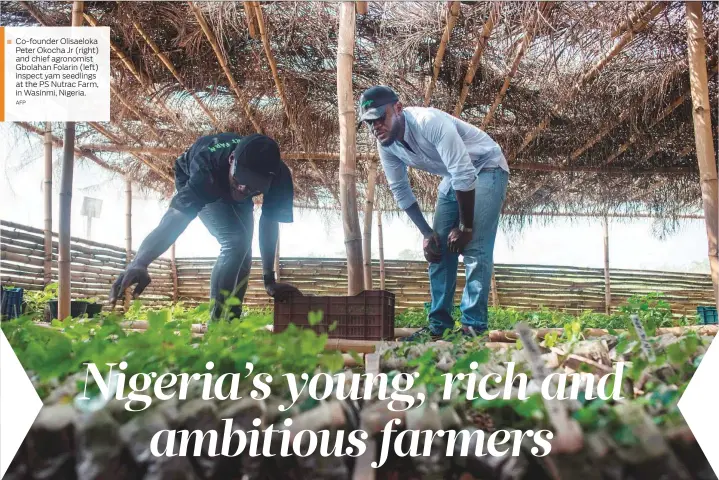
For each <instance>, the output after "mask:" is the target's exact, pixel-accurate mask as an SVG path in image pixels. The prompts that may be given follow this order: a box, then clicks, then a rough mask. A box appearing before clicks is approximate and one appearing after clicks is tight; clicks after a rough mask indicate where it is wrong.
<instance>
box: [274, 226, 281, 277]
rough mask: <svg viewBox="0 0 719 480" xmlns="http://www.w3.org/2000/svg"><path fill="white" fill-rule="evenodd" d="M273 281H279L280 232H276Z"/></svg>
mask: <svg viewBox="0 0 719 480" xmlns="http://www.w3.org/2000/svg"><path fill="white" fill-rule="evenodd" d="M275 279H276V280H277V281H278V282H279V281H280V231H279V229H278V230H277V246H276V247H275Z"/></svg>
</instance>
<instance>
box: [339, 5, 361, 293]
mask: <svg viewBox="0 0 719 480" xmlns="http://www.w3.org/2000/svg"><path fill="white" fill-rule="evenodd" d="M339 10H340V12H339V35H338V38H337V106H338V110H339V124H340V201H341V207H342V219H343V222H342V223H343V225H344V236H345V248H346V251H347V279H348V281H347V294H348V295H356V294H358V293H360V292H361V291H362V283H363V282H362V280H363V278H362V277H363V276H362V232H361V231H360V226H359V215H358V213H357V159H356V153H357V143H356V136H357V131H356V128H357V126H356V124H355V108H354V102H353V95H352V64H353V62H354V46H355V7H354V3H353V2H349V1H344V2H342V3H341V4H340V7H339Z"/></svg>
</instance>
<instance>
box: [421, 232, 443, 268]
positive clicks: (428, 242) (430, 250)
mask: <svg viewBox="0 0 719 480" xmlns="http://www.w3.org/2000/svg"><path fill="white" fill-rule="evenodd" d="M422 249H423V250H424V258H425V259H426V260H427V261H428V262H429V263H439V261H440V260H442V251H441V249H440V246H439V235H437V233H436V232H434V231H433V232H432V233H430V234H429V235H425V237H424V240H423V241H422Z"/></svg>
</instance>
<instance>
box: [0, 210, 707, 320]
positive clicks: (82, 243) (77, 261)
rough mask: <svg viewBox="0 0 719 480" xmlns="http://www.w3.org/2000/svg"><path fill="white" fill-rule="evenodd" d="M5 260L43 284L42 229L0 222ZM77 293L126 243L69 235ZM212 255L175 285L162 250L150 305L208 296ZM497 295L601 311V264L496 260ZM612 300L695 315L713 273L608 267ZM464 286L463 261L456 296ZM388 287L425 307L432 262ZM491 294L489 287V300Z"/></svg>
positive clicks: (390, 267)
mask: <svg viewBox="0 0 719 480" xmlns="http://www.w3.org/2000/svg"><path fill="white" fill-rule="evenodd" d="M53 240H54V241H53V262H52V275H53V281H57V235H56V234H53ZM0 243H1V244H2V245H1V246H0V249H1V250H2V268H1V271H0V282H2V284H3V285H15V286H18V287H23V288H26V289H29V290H40V289H42V288H43V284H44V283H43V256H44V254H43V233H42V230H40V229H36V228H31V227H26V226H23V225H18V224H15V223H11V222H6V221H2V222H0ZM71 255H72V267H71V270H72V291H73V298H80V297H97V298H98V299H100V300H105V299H107V294H108V292H109V290H110V286H111V284H112V282H113V281H114V279H115V278H116V277H117V275H118V274H119V273H120V272H121V271H122V269H123V268H124V266H125V250H124V249H122V248H120V247H116V246H112V245H105V244H101V243H97V242H91V241H87V240H82V239H78V238H74V237H73V238H72V246H71ZM215 260H216V259H215V258H214V257H212V258H178V259H177V260H176V272H177V292H175V290H174V282H173V270H172V264H171V261H170V260H168V259H165V258H160V259H158V260H156V261H155V262H153V264H152V265H151V266H150V275H151V277H152V283H151V284H150V286H149V287H148V289H147V290H146V293H145V294H144V295H143V297H142V299H143V301H144V303H146V304H148V305H158V304H167V303H169V302H171V301H172V299H173V296H174V295H175V294H176V295H177V299H178V300H179V301H183V302H185V303H186V304H188V305H195V304H197V303H199V302H204V301H207V300H208V299H209V295H210V275H211V274H212V268H213V267H214V264H215ZM372 274H373V278H374V285H375V286H374V288H375V289H379V274H380V273H379V264H378V262H377V261H374V262H373V271H372ZM495 277H496V285H497V292H496V293H497V295H496V299H497V303H498V305H499V306H503V307H514V308H517V309H538V308H541V307H548V308H552V309H556V310H564V311H569V312H581V311H583V310H594V311H597V312H603V311H604V308H605V304H604V302H605V297H604V289H605V285H604V270H603V269H600V268H576V267H563V266H547V265H507V264H498V265H495ZM610 278H611V288H610V291H611V296H612V308H616V307H617V306H619V305H621V304H622V303H624V302H625V301H626V299H627V298H629V297H630V296H631V295H634V294H646V293H652V292H661V293H663V294H665V295H666V298H667V300H668V301H669V302H670V303H671V305H672V309H673V311H674V313H676V314H687V315H694V314H695V313H696V307H697V306H698V305H708V306H711V305H714V300H713V289H712V281H711V276H710V275H708V274H691V273H672V272H655V271H635V270H622V269H610ZM280 281H283V282H289V283H292V284H293V285H296V286H297V287H298V288H299V289H300V290H302V291H303V292H304V293H306V294H312V295H346V294H347V269H346V266H345V261H344V260H343V259H319V258H282V259H280ZM463 287H464V267H463V265H462V263H461V262H460V266H459V272H458V277H457V296H456V298H455V302H456V304H459V301H460V299H461V292H462V288H463ZM385 288H386V289H387V290H390V291H391V292H393V293H394V294H395V295H396V297H397V307H398V309H399V310H402V309H405V308H410V307H414V308H423V307H424V302H427V301H429V298H430V297H429V278H428V275H427V264H426V262H422V261H404V260H387V261H386V262H385ZM493 298H494V295H490V305H491V304H492V303H493ZM271 300H272V299H271V298H270V297H269V296H268V295H267V294H266V293H265V290H264V287H263V285H262V267H261V262H260V260H259V259H254V261H253V264H252V272H251V275H250V285H249V288H248V290H247V294H246V297H245V301H246V303H247V304H248V305H254V306H265V305H271V303H272V302H271Z"/></svg>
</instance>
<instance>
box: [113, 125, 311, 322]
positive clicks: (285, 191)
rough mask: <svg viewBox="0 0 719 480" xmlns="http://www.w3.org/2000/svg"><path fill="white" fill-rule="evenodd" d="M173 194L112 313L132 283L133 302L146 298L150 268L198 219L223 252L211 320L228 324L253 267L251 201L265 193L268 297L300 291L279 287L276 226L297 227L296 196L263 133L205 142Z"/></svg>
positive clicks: (188, 154) (121, 282) (179, 170)
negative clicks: (227, 301) (228, 302)
mask: <svg viewBox="0 0 719 480" xmlns="http://www.w3.org/2000/svg"><path fill="white" fill-rule="evenodd" d="M175 187H176V190H177V191H176V193H175V196H174V197H173V198H172V201H171V202H170V208H169V209H168V211H167V213H165V215H164V216H163V217H162V220H161V221H160V224H159V225H158V226H157V228H155V230H153V231H152V232H151V233H150V234H149V235H148V236H147V238H145V240H144V241H143V242H142V244H141V245H140V249H139V250H138V252H137V256H136V257H135V259H134V260H133V261H132V262H131V263H130V265H128V266H127V268H126V269H125V271H124V272H123V273H122V274H121V275H120V276H119V277H118V278H117V280H116V281H115V283H114V284H113V286H112V289H111V291H110V302H111V303H112V304H113V306H114V305H115V302H116V301H117V298H119V297H121V296H122V294H123V292H124V291H125V290H126V289H127V288H128V287H130V286H131V285H133V284H135V283H137V286H136V287H135V290H134V292H133V297H134V298H137V297H138V296H139V295H140V294H141V293H142V291H143V290H144V289H145V288H146V287H147V286H148V285H149V284H150V276H149V274H148V272H147V267H148V265H149V264H150V263H152V262H153V261H154V260H155V259H156V258H157V257H159V256H160V255H162V253H164V252H165V251H167V249H168V248H169V247H170V246H171V245H172V244H173V243H174V242H175V240H177V238H178V237H179V236H180V234H181V233H182V232H183V231H184V230H185V228H187V226H188V225H189V224H190V222H191V221H192V220H193V219H194V218H195V217H197V216H199V217H200V220H201V221H202V223H203V224H204V225H205V226H206V227H207V229H208V230H209V231H210V233H211V234H212V235H213V236H214V237H215V238H216V239H217V241H218V242H219V243H220V247H221V251H220V255H219V257H218V258H217V262H216V263H215V266H214V268H213V270H212V279H211V286H210V298H211V300H213V302H212V303H213V307H212V311H211V318H212V320H213V321H215V320H218V319H220V318H223V314H224V318H227V317H230V316H234V317H239V316H240V315H241V313H242V302H243V300H244V296H245V292H246V291H247V284H248V280H249V275H250V267H251V263H252V235H253V228H254V218H253V207H254V205H253V201H252V197H254V196H256V195H259V194H263V203H262V215H261V217H260V223H259V230H260V238H259V243H260V255H261V257H262V268H263V278H264V284H265V290H266V291H267V294H268V295H270V296H271V297H276V296H278V295H284V294H287V293H289V292H298V290H297V288H295V287H294V286H292V285H289V284H286V283H276V281H275V272H274V258H275V249H276V245H277V235H278V230H279V225H278V222H283V223H291V222H292V221H293V215H292V213H293V212H292V206H293V198H294V190H293V184H292V176H291V174H290V171H289V169H288V168H287V165H285V164H284V162H282V159H281V158H280V150H279V146H278V145H277V143H276V142H275V141H274V140H272V139H271V138H269V137H267V136H264V135H259V134H252V135H249V136H241V135H238V134H235V133H221V134H218V135H208V136H204V137H200V139H198V140H197V141H196V142H195V143H194V144H193V145H192V146H191V147H190V148H189V149H188V150H187V151H185V153H183V154H182V155H180V157H179V158H178V159H177V160H176V162H175ZM227 294H229V296H230V297H232V296H234V297H236V298H238V299H239V300H240V305H235V306H232V307H230V308H229V309H225V308H224V303H225V299H226V298H228V297H227V296H226V295H227ZM230 314H231V315H230Z"/></svg>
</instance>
